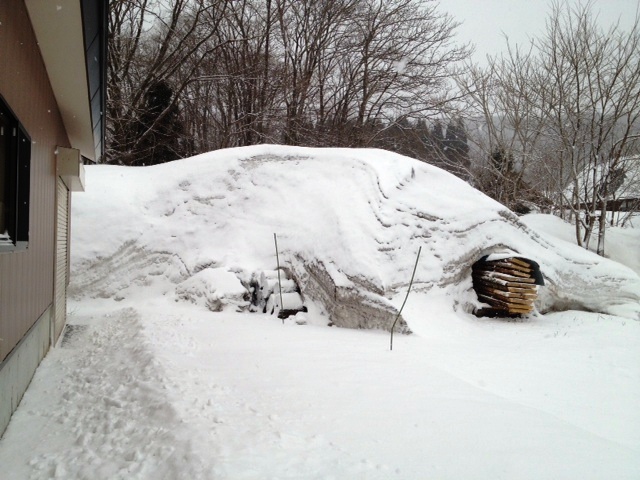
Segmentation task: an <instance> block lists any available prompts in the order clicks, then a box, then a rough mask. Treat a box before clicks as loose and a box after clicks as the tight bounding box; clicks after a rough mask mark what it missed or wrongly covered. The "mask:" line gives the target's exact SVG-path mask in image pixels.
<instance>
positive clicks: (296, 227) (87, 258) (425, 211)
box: [72, 145, 640, 331]
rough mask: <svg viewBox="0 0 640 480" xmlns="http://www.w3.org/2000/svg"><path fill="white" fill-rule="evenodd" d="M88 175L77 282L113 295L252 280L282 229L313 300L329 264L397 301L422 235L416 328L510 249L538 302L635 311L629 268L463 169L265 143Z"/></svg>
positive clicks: (413, 315) (75, 249) (76, 242)
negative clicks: (228, 277)
mask: <svg viewBox="0 0 640 480" xmlns="http://www.w3.org/2000/svg"><path fill="white" fill-rule="evenodd" d="M86 175H87V191H86V192H85V193H83V194H81V195H76V196H74V198H73V223H72V232H73V239H72V269H73V272H72V279H73V280H72V291H75V292H78V291H86V292H88V293H89V294H91V295H94V296H103V297H110V298H116V299H117V298H124V297H128V296H133V295H142V294H144V292H145V291H147V292H148V291H151V290H152V289H154V288H156V287H157V289H159V290H154V291H161V292H162V293H164V294H171V295H175V289H176V286H177V285H179V284H180V283H181V282H184V281H186V280H188V279H189V278H191V277H193V276H194V275H195V274H197V273H198V272H200V271H202V270H204V269H207V268H217V269H224V270H225V271H228V272H232V273H234V274H235V275H236V276H237V277H238V279H239V280H240V281H241V282H242V283H243V285H245V286H246V285H248V281H249V279H250V278H251V276H252V275H254V274H256V273H259V272H261V271H264V270H273V269H274V268H275V266H276V257H275V249H274V242H273V234H274V233H276V234H277V235H278V245H279V248H280V255H281V256H280V263H281V265H285V266H286V267H287V268H289V269H290V270H291V271H292V272H293V273H294V274H295V275H296V276H297V278H298V279H299V280H300V281H301V282H302V285H303V292H302V293H303V296H305V295H306V300H311V301H313V300H316V301H319V302H322V299H320V298H317V297H318V295H320V294H319V293H318V289H317V288H316V289H312V288H309V290H308V291H307V292H305V289H304V286H305V285H310V284H308V283H305V281H307V282H308V281H310V280H309V278H310V277H313V276H314V275H316V277H317V276H318V275H323V276H325V277H327V278H328V279H329V280H330V283H331V284H332V285H333V287H334V289H335V291H334V292H331V293H327V292H324V294H326V295H330V296H335V298H339V297H340V295H342V294H344V295H346V294H345V292H347V293H349V292H351V293H354V295H355V296H352V298H356V299H357V300H358V302H360V303H361V304H363V305H364V304H372V303H375V304H377V305H382V306H384V307H385V308H387V307H388V308H389V309H390V310H393V311H396V310H395V309H397V308H399V306H400V305H401V303H402V300H403V299H404V295H405V294H406V290H407V286H408V283H409V279H410V277H411V273H412V270H413V266H414V262H415V258H416V253H417V251H418V248H419V247H420V246H422V257H421V258H420V263H419V265H418V269H417V272H416V279H415V281H414V287H413V293H412V294H411V297H410V298H409V302H408V303H407V307H406V308H405V311H404V312H403V317H404V318H405V320H406V321H407V323H408V325H409V327H410V328H411V329H412V330H414V331H420V330H422V328H423V327H424V326H425V325H427V324H428V319H427V318H425V315H424V310H423V308H424V307H425V305H429V304H430V302H431V300H433V299H436V298H439V299H441V300H442V299H444V304H445V305H446V306H447V307H446V308H448V309H454V310H457V311H459V312H463V313H464V312H470V311H472V310H473V308H474V306H477V305H479V303H478V301H477V298H476V297H475V294H474V293H473V291H472V288H471V266H472V264H473V263H474V262H475V261H477V260H478V259H480V258H481V257H482V256H484V255H487V254H491V253H501V252H504V251H507V252H513V253H514V254H517V255H519V256H523V257H527V258H530V259H532V260H534V261H536V262H537V263H538V264H539V265H540V269H541V271H542V273H543V275H544V276H545V283H546V286H545V287H540V295H539V299H538V303H537V307H538V308H539V309H540V310H542V311H544V310H549V309H566V308H577V309H587V310H592V311H601V312H606V313H613V314H617V315H623V316H628V317H632V318H636V317H637V318H640V278H639V277H638V275H636V274H635V273H634V272H633V271H631V270H630V269H628V268H626V267H624V266H622V265H620V264H617V263H615V262H612V261H610V260H607V259H604V258H601V257H598V256H596V255H594V254H592V253H590V252H588V251H585V250H582V249H579V248H576V247H575V246H570V245H568V244H564V243H562V242H556V241H554V240H552V239H551V238H550V237H545V236H544V235H543V234H538V233H536V232H535V231H533V230H532V229H530V228H529V227H527V226H525V225H524V224H523V223H521V222H520V221H519V220H518V218H517V217H516V215H514V214H513V213H512V212H510V211H509V210H507V209H506V208H505V207H504V206H502V205H501V204H499V203H497V202H495V201H493V200H491V199H490V198H488V197H486V196H485V195H483V194H482V193H480V192H479V191H477V190H475V189H474V188H472V187H470V186H469V185H468V184H467V183H465V182H463V181H462V180H460V179H458V178H457V177H455V176H453V175H451V174H449V173H447V172H445V171H443V170H440V169H438V168H436V167H433V166H431V165H428V164H425V163H421V162H418V161H416V160H413V159H410V158H407V157H404V156H401V155H397V154H394V153H390V152H386V151H382V150H372V149H311V148H299V147H284V146H273V145H263V146H255V147H243V148H235V149H227V150H220V151H215V152H210V153H207V154H203V155H199V156H196V157H193V158H190V159H186V160H180V161H175V162H171V163H168V164H163V165H157V166H152V167H137V168H132V167H119V166H105V165H97V166H88V167H87V172H86ZM316 286H317V285H316ZM325 290H326V289H325ZM314 297H316V298H314ZM325 300H326V299H325ZM330 313H331V312H330ZM353 326H367V325H362V324H354V325H353ZM374 326H376V325H374Z"/></svg>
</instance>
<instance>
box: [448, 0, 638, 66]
mask: <svg viewBox="0 0 640 480" xmlns="http://www.w3.org/2000/svg"><path fill="white" fill-rule="evenodd" d="M550 5H551V1H550V0H440V9H441V10H442V11H445V12H448V13H450V14H451V15H453V16H454V17H455V19H456V20H458V21H459V22H463V24H462V25H461V26H460V27H458V30H457V35H456V36H457V37H458V39H459V41H461V42H463V43H464V42H473V43H475V45H476V52H475V54H474V56H473V58H474V60H476V61H479V62H482V61H483V59H484V58H485V57H486V55H487V54H492V55H493V54H495V53H499V52H500V51H505V50H506V43H505V39H504V36H503V33H504V34H506V35H507V36H508V37H509V42H511V43H518V44H522V43H525V44H528V43H529V38H531V37H535V36H538V35H539V34H540V33H541V32H542V31H544V28H545V20H546V17H547V15H548V14H549V12H550V11H551V6H550ZM593 5H594V9H593V11H594V12H595V13H597V14H598V20H599V21H600V23H601V24H603V26H605V27H609V26H610V25H611V24H613V23H615V22H616V21H618V19H620V20H621V26H624V27H625V28H629V27H630V25H631V23H632V20H633V18H634V16H635V14H636V10H637V9H638V8H639V6H640V0H595V1H593Z"/></svg>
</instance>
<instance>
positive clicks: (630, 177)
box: [566, 155, 640, 200]
mask: <svg viewBox="0 0 640 480" xmlns="http://www.w3.org/2000/svg"><path fill="white" fill-rule="evenodd" d="M594 168H595V169H594ZM607 178H608V180H607V181H608V182H609V192H608V195H607V199H608V200H624V199H637V198H640V156H638V155H636V156H633V157H625V158H621V159H620V161H619V162H618V163H617V168H610V166H609V165H608V164H600V165H596V166H595V167H593V166H590V167H588V168H585V169H584V170H583V171H582V172H581V173H580V175H579V177H578V185H579V191H580V192H581V195H580V196H581V197H582V196H584V192H587V195H588V196H589V197H590V196H591V195H592V193H593V191H594V190H593V188H594V185H595V186H596V187H598V188H600V186H601V185H602V184H603V181H605V179H607ZM572 192H573V184H570V185H569V186H568V187H567V190H566V195H567V197H568V198H571V194H572Z"/></svg>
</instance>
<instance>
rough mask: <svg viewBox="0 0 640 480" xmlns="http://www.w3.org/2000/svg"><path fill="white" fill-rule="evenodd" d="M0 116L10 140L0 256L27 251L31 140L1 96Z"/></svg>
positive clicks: (7, 146) (6, 166)
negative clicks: (0, 254)
mask: <svg viewBox="0 0 640 480" xmlns="http://www.w3.org/2000/svg"><path fill="white" fill-rule="evenodd" d="M0 114H1V115H2V116H4V117H5V118H6V119H8V122H7V123H8V125H9V130H10V132H9V136H8V137H7V138H8V139H9V141H8V142H7V144H6V146H5V152H4V153H5V162H6V163H5V193H4V196H5V200H7V202H6V203H7V205H8V208H7V213H8V215H7V221H6V223H7V225H6V230H7V232H8V234H9V240H8V241H7V240H5V241H0V253H5V252H15V251H20V250H26V249H27V248H28V246H29V195H30V187H31V137H30V136H29V133H28V132H27V130H26V129H25V128H24V126H23V125H22V123H20V121H19V120H18V117H17V116H16V115H15V113H14V112H13V110H11V107H10V106H9V104H8V103H7V102H6V101H5V99H4V98H3V97H2V95H0ZM0 161H1V160H0ZM0 233H4V232H0Z"/></svg>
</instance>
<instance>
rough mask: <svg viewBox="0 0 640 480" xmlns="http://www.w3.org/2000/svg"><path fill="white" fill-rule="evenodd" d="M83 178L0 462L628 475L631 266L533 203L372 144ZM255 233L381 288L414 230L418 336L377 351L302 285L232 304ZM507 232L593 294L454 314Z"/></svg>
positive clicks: (232, 470) (24, 466)
mask: <svg viewBox="0 0 640 480" xmlns="http://www.w3.org/2000/svg"><path fill="white" fill-rule="evenodd" d="M87 183H88V190H87V193H84V194H81V195H75V196H74V198H73V202H74V209H73V218H72V228H73V251H72V255H73V259H72V260H73V270H72V279H73V280H72V285H71V291H72V293H73V298H72V299H71V300H70V302H69V319H68V323H69V327H68V333H67V334H66V335H65V338H64V341H63V342H61V343H60V344H59V345H58V346H57V347H56V348H54V349H53V350H52V351H51V352H50V353H49V354H48V356H47V357H46V358H45V359H44V361H43V363H42V364H41V366H40V367H39V368H38V370H37V372H36V375H35V377H34V380H33V381H32V383H31V385H30V387H29V389H28V391H27V393H26V394H25V396H24V398H23V400H22V403H21V404H20V407H19V408H18V410H17V411H16V413H15V414H14V417H13V418H12V421H11V423H10V425H9V427H8V429H7V431H6V432H5V435H4V436H3V437H2V439H0V465H1V468H0V477H2V478H5V476H6V478H11V479H49V478H63V479H183V478H189V479H203V480H208V479H229V480H242V479H255V480H258V479H260V480H262V479H374V480H375V479H380V480H382V479H385V480H386V479H430V478H433V479H443V480H447V479H452V480H453V479H472V480H473V479H478V480H480V479H487V478H491V479H505V480H506V479H525V480H526V479H536V480H537V479H541V478H557V479H577V478H579V479H594V480H595V479H602V478H615V479H623V480H624V479H628V480H632V479H637V478H640V410H639V409H638V408H637V406H638V399H639V398H640V367H639V366H640V348H638V346H639V345H640V322H639V321H637V320H634V319H633V318H634V316H635V315H636V312H637V311H638V310H637V307H638V305H637V303H638V301H637V290H636V289H637V278H638V277H637V275H636V274H635V273H634V272H633V271H632V270H631V269H629V268H627V267H625V266H623V265H621V264H619V263H616V262H613V261H611V260H603V259H599V258H598V257H596V256H595V255H593V254H591V253H589V252H585V251H582V250H580V249H579V248H578V247H576V246H575V245H572V244H571V243H570V242H569V241H565V240H561V239H559V238H557V237H556V236H554V235H552V234H550V233H549V232H548V231H545V227H544V226H545V225H548V224H549V223H551V222H552V220H550V219H549V218H546V217H543V218H538V227H541V228H540V230H541V232H540V233H536V231H535V230H532V229H531V227H527V226H525V225H524V224H523V223H521V222H519V221H518V220H517V219H516V218H515V217H514V216H512V215H511V214H510V213H509V212H507V211H505V210H504V209H503V207H501V206H500V205H498V204H496V203H495V202H492V201H491V200H488V199H487V198H486V197H484V196H483V195H481V194H479V193H478V192H476V191H475V190H473V189H471V188H470V187H468V185H466V184H465V183H463V182H461V181H459V180H457V179H455V178H453V177H451V176H450V175H448V174H446V173H444V172H442V171H440V170H438V169H435V168H432V167H429V166H428V165H423V164H421V163H418V162H415V161H411V160H409V159H406V158H404V157H400V156H397V155H393V154H389V153H387V152H381V151H372V150H365V151H358V150H319V151H318V150H309V149H297V148H296V149H293V148H283V147H255V148H247V149H234V150H227V151H221V152H217V153H211V154H207V155H203V156H200V157H198V158H194V159H190V160H186V161H180V162H174V163H172V164H167V165H162V166H158V167H145V168H137V169H133V168H123V167H106V166H96V167H88V168H87ZM530 220H531V219H530V218H526V219H525V222H526V223H527V224H529V225H531V222H530ZM538 227H535V228H538ZM547 230H548V229H547ZM274 232H276V233H278V242H279V247H280V248H281V249H282V251H283V252H282V254H283V255H282V257H281V259H280V260H281V263H284V264H286V265H287V266H288V268H291V269H292V270H295V269H298V271H302V270H303V266H301V265H302V264H303V263H304V262H313V261H318V260H321V261H322V262H323V263H324V265H325V266H326V267H327V268H326V270H327V271H328V272H331V275H332V276H333V278H335V279H337V280H339V281H340V282H342V285H346V286H347V287H350V288H353V289H360V290H362V291H366V292H369V293H370V294H371V295H373V296H377V297H379V298H381V299H384V301H386V302H389V303H390V304H391V305H394V306H396V307H398V306H399V305H400V303H401V302H402V300H403V299H404V295H405V294H406V288H407V283H408V279H409V278H410V275H411V270H412V269H413V263H414V261H415V254H416V252H417V248H418V247H419V246H422V252H423V253H422V255H423V256H421V260H420V263H419V267H418V272H417V275H416V277H417V285H415V286H414V287H415V289H414V290H412V293H411V295H410V296H409V300H408V302H407V304H406V307H405V311H403V317H404V318H405V319H406V320H407V322H408V324H409V326H410V327H411V329H412V330H413V331H414V332H416V334H415V335H396V336H395V337H394V348H393V351H389V334H388V332H385V331H382V330H356V329H343V328H331V327H328V326H326V325H327V323H329V321H330V318H328V317H327V315H326V314H325V313H324V312H323V307H322V305H321V304H318V303H317V302H315V301H314V300H313V299H310V298H305V304H306V305H307V306H308V307H309V312H307V313H299V314H298V315H296V316H295V317H290V318H288V319H286V320H284V321H282V320H280V319H278V318H277V317H276V316H272V315H268V314H262V313H248V312H245V311H242V312H238V310H244V309H246V302H247V301H248V300H247V293H249V292H247V291H246V285H247V282H248V279H249V278H251V276H252V275H254V274H259V275H261V276H262V278H263V279H265V280H264V281H265V283H271V282H272V281H273V273H274V272H273V270H274V268H275V261H276V259H275V252H274V247H273V233H274ZM620 238H621V237H619V236H618V232H616V231H612V233H611V235H610V236H609V238H608V242H609V245H611V248H612V250H619V251H622V250H623V247H624V245H626V243H625V242H627V240H620V241H619V239H620ZM619 245H621V246H619ZM504 248H508V249H510V250H512V251H514V252H515V253H518V254H520V255H522V256H528V257H530V258H532V259H534V260H536V261H537V262H538V263H540V264H541V267H542V270H543V273H544V274H545V276H546V279H547V281H548V284H550V286H549V287H542V288H541V293H542V292H543V291H544V289H547V288H549V289H551V290H552V293H549V294H543V299H542V301H543V302H547V304H549V305H555V306H556V307H557V308H559V307H560V306H561V305H560V303H562V301H563V299H564V300H565V301H566V300H567V299H569V300H570V302H569V301H567V302H566V303H567V304H569V303H572V304H573V305H576V306H581V307H585V306H589V305H591V306H594V309H596V310H600V311H601V312H604V311H609V313H594V312H585V311H575V310H568V311H563V312H550V313H544V314H543V313H537V314H535V315H531V316H529V317H526V318H523V319H519V320H505V319H486V318H485V319H478V318H476V317H474V316H472V315H471V314H470V313H468V311H467V309H468V308H469V306H470V305H473V304H474V302H475V300H474V299H473V293H472V291H471V290H470V281H469V280H468V279H467V278H466V277H467V274H468V272H467V271H468V269H469V268H470V265H468V262H469V261H473V259H476V256H477V255H482V254H487V253H500V251H501V250H502V249H504ZM620 258H621V260H625V258H627V257H625V256H624V255H622V256H621V257H620ZM296 262H297V266H296ZM265 272H266V273H265ZM572 275H573V276H577V277H580V280H579V281H578V283H575V281H574V282H573V283H572V280H571V279H570V277H571V276H572ZM367 286H368V287H367ZM367 288H368V290H367ZM580 288H583V291H582V292H581V293H580V292H578V291H577V290H578V289H580ZM600 289H602V290H606V291H607V292H609V293H608V295H609V296H610V297H611V298H609V299H608V300H603V298H604V297H605V296H606V295H605V294H604V293H602V292H599V291H598V290H600ZM286 292H287V293H291V285H290V282H288V283H287V287H286ZM303 293H304V292H303ZM545 295H546V297H545ZM634 295H636V296H634ZM582 297H594V298H592V299H588V298H582ZM381 301H382V300H381ZM634 302H635V303H634ZM285 304H286V302H285ZM212 305H213V306H214V307H215V308H211V307H212ZM540 309H541V310H542V308H540ZM616 311H619V313H624V314H625V315H626V317H625V316H617V315H614V314H612V313H616Z"/></svg>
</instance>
